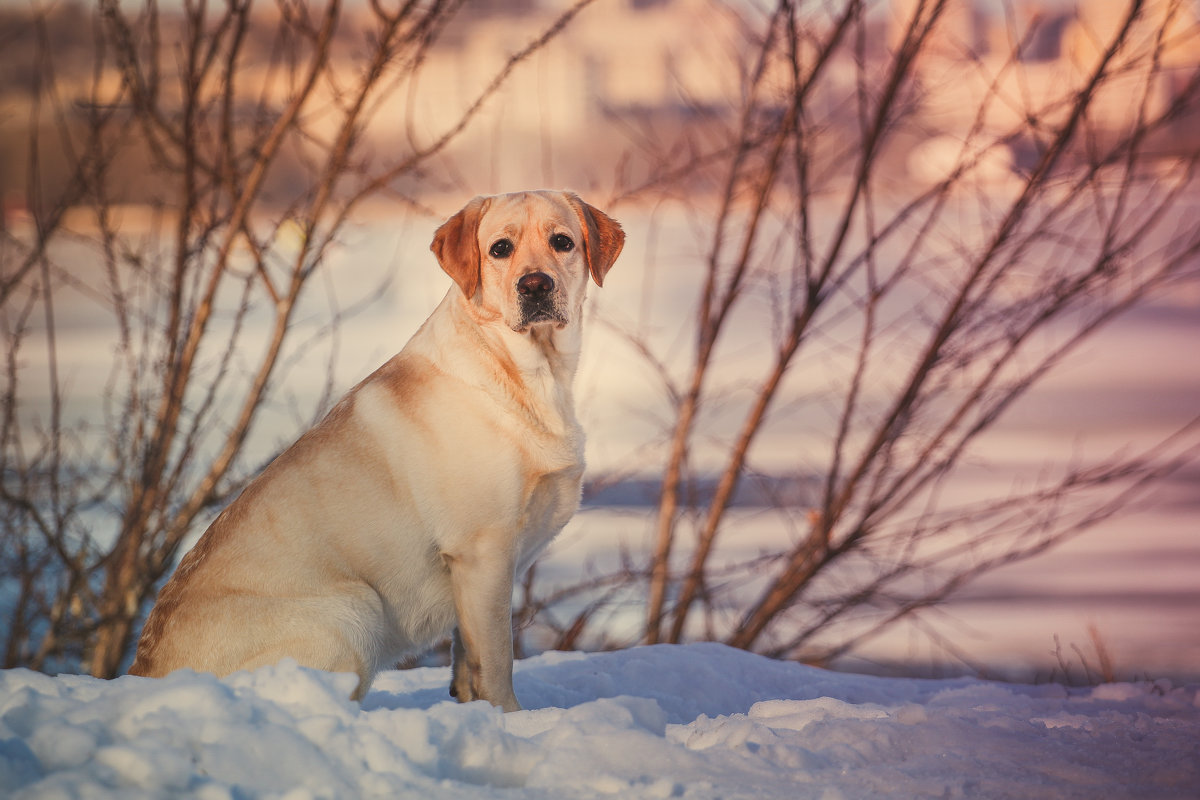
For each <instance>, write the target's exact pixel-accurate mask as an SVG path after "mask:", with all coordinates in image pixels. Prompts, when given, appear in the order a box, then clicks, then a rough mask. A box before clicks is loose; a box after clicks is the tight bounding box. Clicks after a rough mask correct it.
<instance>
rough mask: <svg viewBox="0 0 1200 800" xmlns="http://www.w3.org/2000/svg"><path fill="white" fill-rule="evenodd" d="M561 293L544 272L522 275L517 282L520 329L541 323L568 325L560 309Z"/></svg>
mask: <svg viewBox="0 0 1200 800" xmlns="http://www.w3.org/2000/svg"><path fill="white" fill-rule="evenodd" d="M558 298H559V292H557V291H556V290H555V285H554V279H553V278H551V277H550V276H549V275H547V274H546V273H544V272H531V273H529V274H528V275H522V276H521V279H520V280H518V281H517V305H518V306H519V308H520V312H521V314H520V317H521V319H520V329H521V330H524V329H526V328H528V327H529V326H530V325H536V324H538V323H540V322H552V323H556V324H561V325H565V324H567V317H566V315H565V314H564V313H563V312H562V309H561V308H560V307H559V302H558Z"/></svg>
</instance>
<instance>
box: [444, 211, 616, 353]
mask: <svg viewBox="0 0 1200 800" xmlns="http://www.w3.org/2000/svg"><path fill="white" fill-rule="evenodd" d="M624 244H625V233H624V232H623V231H622V230H621V226H620V224H619V223H617V221H616V220H614V219H612V218H610V217H609V216H607V215H606V214H604V213H603V212H601V211H598V210H597V209H595V208H592V207H591V206H589V205H588V204H587V203H585V202H583V201H582V200H580V199H579V197H577V196H576V195H574V194H572V193H570V192H547V191H540V192H517V193H515V194H504V195H496V196H494V197H476V198H475V199H474V200H472V201H471V202H470V203H468V204H467V205H466V207H465V208H463V209H462V210H461V211H459V212H458V213H457V214H455V215H454V216H453V217H451V218H450V219H448V220H446V222H445V223H443V224H442V226H441V227H440V228H438V229H437V233H435V234H434V237H433V245H432V246H431V248H430V249H432V250H433V252H434V254H435V255H436V256H437V259H438V263H439V264H441V266H442V269H444V270H445V271H446V273H447V274H449V275H450V277H451V278H453V279H454V282H455V283H457V284H458V286H459V288H460V289H461V290H462V293H463V295H464V296H465V297H466V298H467V300H469V301H470V302H471V303H472V304H473V306H474V307H475V308H476V310H477V313H479V314H480V316H481V317H482V318H484V319H501V320H503V322H504V324H505V325H507V326H508V327H509V328H512V329H513V330H514V331H517V332H518V333H525V332H528V331H529V330H530V329H531V328H533V327H534V326H538V325H552V326H555V327H558V328H562V327H565V326H567V325H569V324H570V323H571V322H573V321H574V320H576V319H577V318H578V316H579V313H580V311H581V309H582V307H583V296H584V290H585V289H586V286H587V279H588V275H591V276H592V279H593V280H595V281H596V285H597V286H600V285H603V283H604V276H605V275H606V274H607V273H608V270H609V268H611V267H612V265H613V262H614V261H616V260H617V256H618V255H619V254H620V252H621V247H622V246H623V245H624Z"/></svg>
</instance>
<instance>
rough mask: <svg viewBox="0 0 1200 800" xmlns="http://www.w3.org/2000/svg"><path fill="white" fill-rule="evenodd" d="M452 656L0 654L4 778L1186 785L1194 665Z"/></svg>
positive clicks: (587, 784)
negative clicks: (348, 664)
mask: <svg viewBox="0 0 1200 800" xmlns="http://www.w3.org/2000/svg"><path fill="white" fill-rule="evenodd" d="M448 682H449V671H448V670H447V669H435V668H425V669H415V670H408V671H395V672H385V673H382V674H381V675H380V676H379V678H378V679H377V680H376V683H375V685H374V687H373V689H372V691H371V692H370V693H369V694H368V696H367V698H366V699H365V701H364V702H363V704H362V706H361V707H360V706H359V705H357V704H355V703H353V702H351V701H350V700H349V699H348V696H349V693H350V691H351V689H352V688H353V683H354V678H353V676H349V675H333V674H328V673H323V672H318V671H314V670H309V669H305V668H301V667H299V666H297V665H296V664H295V663H290V662H284V663H281V664H279V665H277V666H274V667H267V668H264V669H261V670H259V671H257V672H254V673H238V674H235V675H232V676H229V677H228V678H225V679H224V680H218V679H216V678H215V677H213V676H211V675H204V674H197V673H190V672H179V673H175V674H173V675H171V676H169V677H167V678H164V679H159V680H154V679H149V678H138V677H131V676H130V677H123V678H119V679H117V680H115V681H101V680H97V679H94V678H88V677H82V676H70V675H64V676H59V677H48V676H46V675H42V674H38V673H34V672H30V671H27V670H10V671H6V672H0V795H2V796H5V797H12V798H39V800H42V799H43V798H46V799H50V798H118V797H119V798H138V797H148V798H149V797H153V798H159V797H195V798H200V799H201V800H247V799H248V798H281V799H282V800H310V799H315V798H359V797H362V798H371V797H388V798H393V797H414V798H547V799H549V798H601V797H620V798H671V797H680V798H724V799H725V800H734V799H735V798H788V799H789V800H792V799H793V798H822V800H833V799H834V798H866V797H881V796H886V797H895V798H910V797H912V798H915V797H972V798H975V797H980V798H1002V797H1021V798H1039V797H1044V798H1076V797H1078V798H1095V797H1105V798H1126V797H1127V798H1134V797H1136V798H1195V797H1197V796H1200V686H1179V687H1176V686H1172V685H1171V684H1170V683H1169V682H1166V681H1158V682H1153V683H1151V682H1147V683H1124V684H1110V685H1102V686H1098V687H1095V688H1089V689H1067V688H1064V687H1062V686H1058V685H1042V686H1028V685H1013V684H1002V683H992V682H987V681H980V680H976V679H967V678H961V679H954V680H919V679H899V678H877V677H868V676H861V675H849V674H843V673H835V672H829V671H825V670H820V669H816V668H813V667H806V666H803V665H799V664H794V663H787V662H779V661H772V660H769V659H766V658H762V657H760V656H755V655H752V654H749V653H745V652H742V651H738V650H732V649H729V648H726V647H723V646H721V645H715V644H696V645H687V646H671V645H660V646H655V647H641V648H633V649H630V650H625V651H620V652H611V653H599V654H582V653H546V654H543V655H540V656H537V657H534V658H530V659H526V660H524V661H520V662H518V663H517V673H516V688H517V694H518V696H519V697H520V698H521V701H522V702H523V703H524V705H525V706H526V709H527V710H525V711H520V712H516V713H512V714H507V715H506V714H503V713H501V712H500V711H499V710H497V709H494V708H492V707H491V706H489V705H487V704H486V703H482V702H478V703H470V704H466V705H459V704H456V703H453V702H450V701H449V698H448V696H447V694H446V687H447V685H448Z"/></svg>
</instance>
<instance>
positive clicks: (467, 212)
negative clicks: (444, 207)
mask: <svg viewBox="0 0 1200 800" xmlns="http://www.w3.org/2000/svg"><path fill="white" fill-rule="evenodd" d="M490 202H491V200H490V198H487V197H476V198H475V199H474V200H472V201H471V202H469V203H467V204H466V206H464V207H463V209H462V211H459V212H458V213H457V214H455V215H454V216H453V217H451V218H450V219H448V220H446V221H445V222H443V223H442V225H441V227H439V228H438V229H437V231H436V232H435V233H434V234H433V244H431V245H430V246H429V249H430V250H432V251H433V254H434V255H435V256H437V260H438V264H440V265H441V266H442V269H444V270H445V271H446V274H447V275H449V276H450V277H451V278H453V279H454V282H455V283H457V284H458V287H459V288H460V289H462V293H463V294H464V295H466V297H467V299H468V300H470V299H471V298H473V297H474V296H475V290H476V289H478V288H479V269H480V257H479V220H480V219H481V218H482V217H483V213H484V212H485V211H487V207H488V205H489V204H490Z"/></svg>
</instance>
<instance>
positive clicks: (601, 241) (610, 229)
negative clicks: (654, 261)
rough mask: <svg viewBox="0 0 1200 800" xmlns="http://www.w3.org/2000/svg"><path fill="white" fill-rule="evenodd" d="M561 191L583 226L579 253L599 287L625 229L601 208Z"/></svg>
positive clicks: (620, 243) (617, 249)
mask: <svg viewBox="0 0 1200 800" xmlns="http://www.w3.org/2000/svg"><path fill="white" fill-rule="evenodd" d="M565 194H566V196H567V201H568V202H569V203H570V204H571V206H572V207H573V208H574V209H575V213H576V214H578V215H579V223H580V225H582V227H583V252H584V257H585V258H586V259H587V265H588V272H590V273H592V280H594V281H595V282H596V285H597V286H603V285H604V276H605V275H607V274H608V270H609V269H610V268H612V265H613V262H614V261H616V260H617V256H619V255H620V254H621V248H622V247H624V246H625V231H623V230H621V223H619V222H617V221H616V220H615V219H613V218H612V217H610V216H608V215H607V214H605V213H604V212H603V211H600V210H598V209H595V208H592V207H591V206H589V205H588V204H587V203H585V202H583V201H582V200H580V199H579V195H577V194H573V193H571V192H565Z"/></svg>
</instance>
